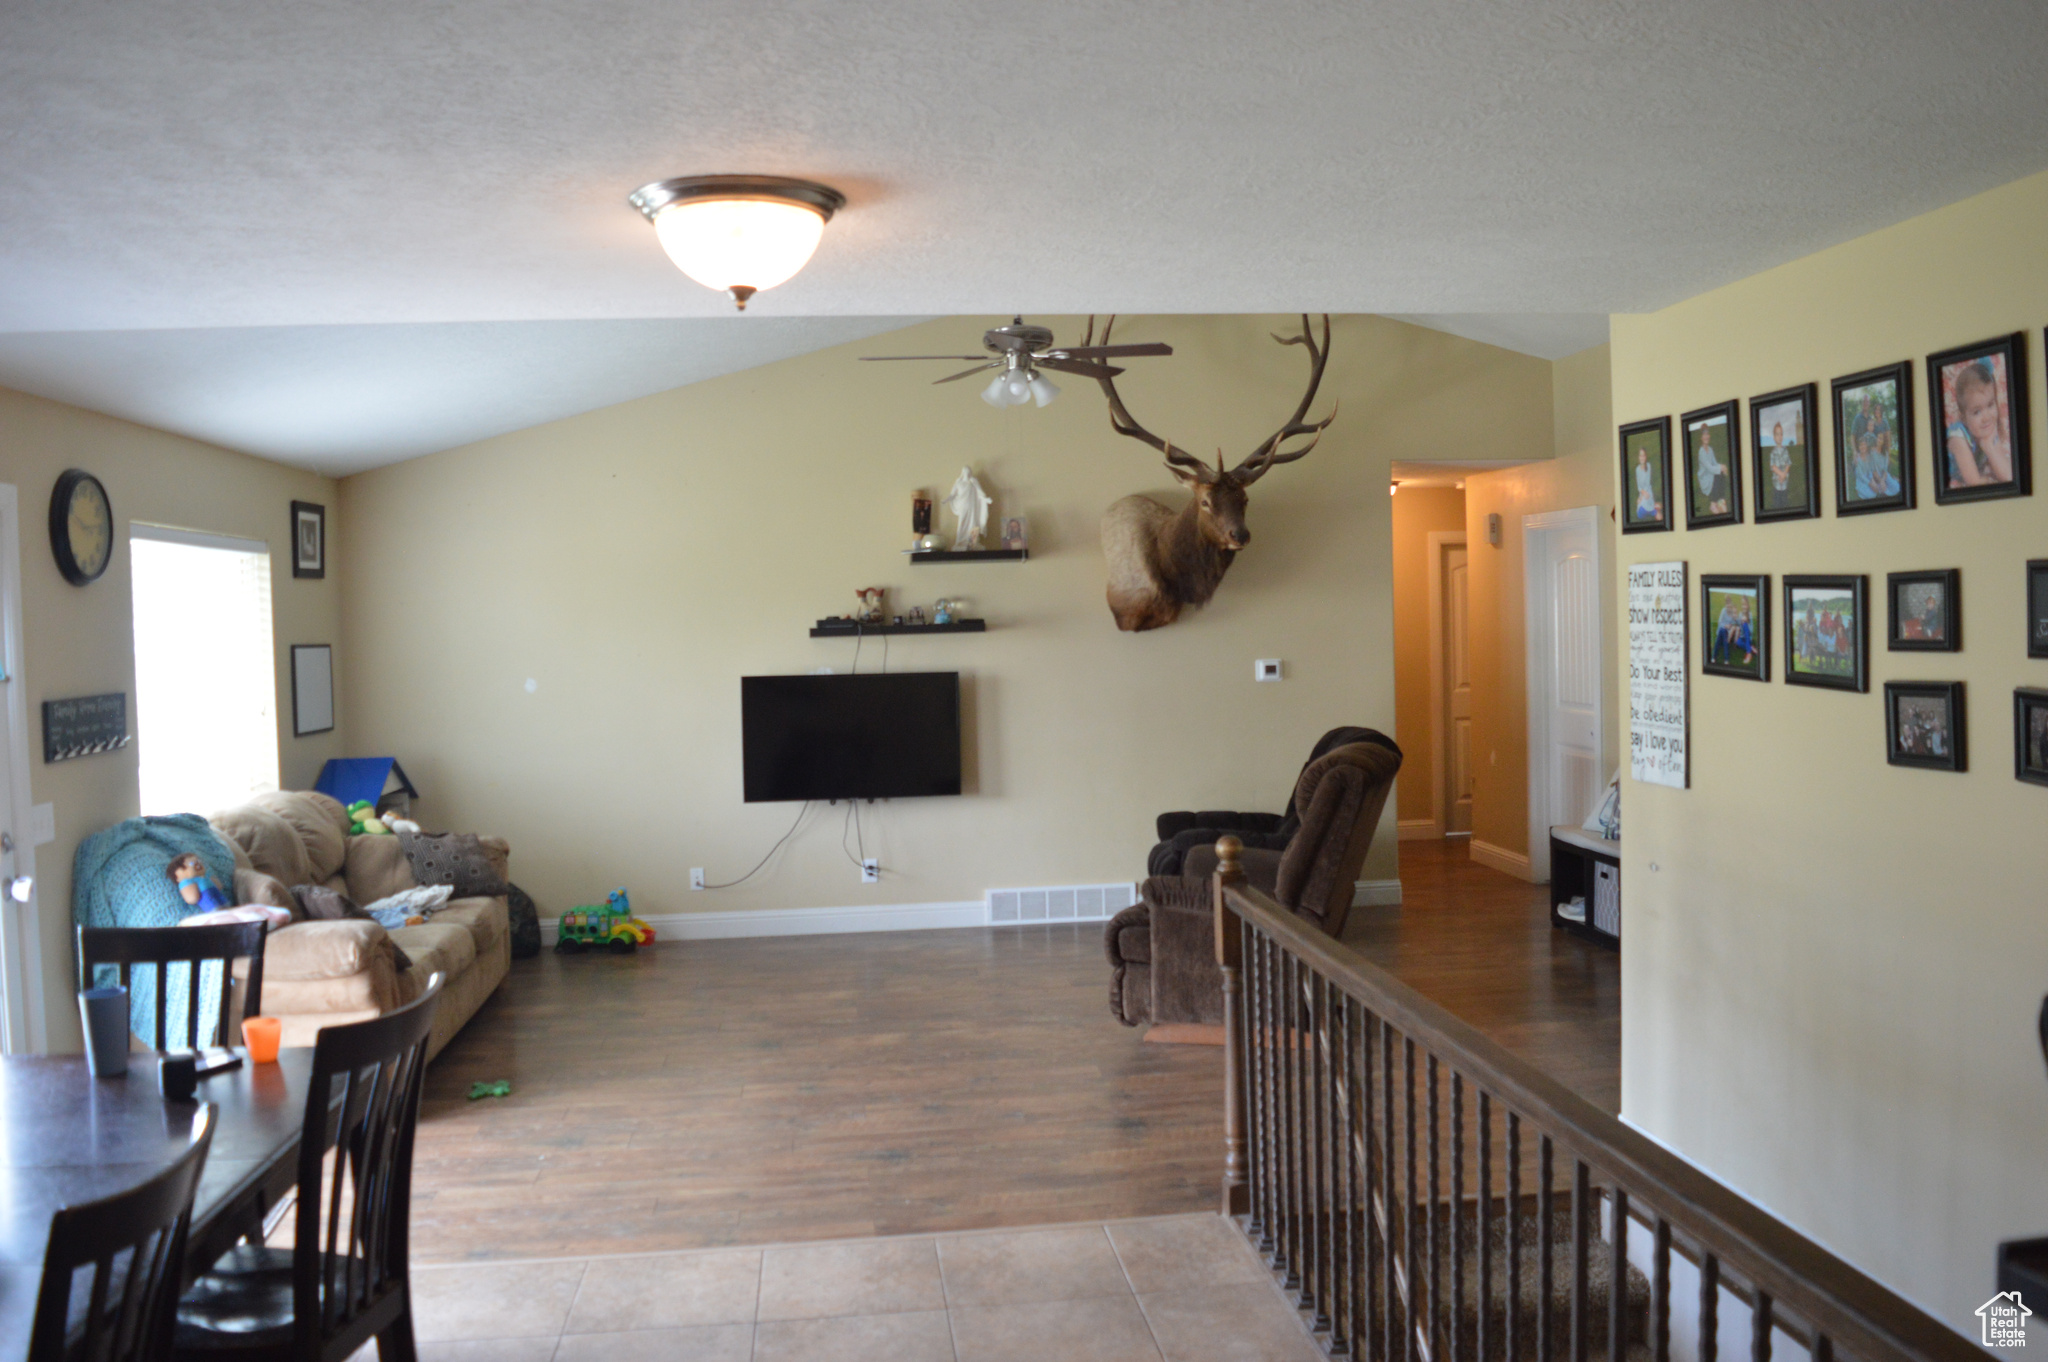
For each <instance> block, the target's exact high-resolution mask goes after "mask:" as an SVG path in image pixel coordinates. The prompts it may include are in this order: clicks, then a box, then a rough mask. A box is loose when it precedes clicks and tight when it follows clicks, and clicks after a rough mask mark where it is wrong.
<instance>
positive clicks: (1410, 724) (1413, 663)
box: [1390, 487, 1465, 833]
mask: <svg viewBox="0 0 2048 1362" xmlns="http://www.w3.org/2000/svg"><path fill="white" fill-rule="evenodd" d="M1390 500H1391V504H1392V510H1393V533H1394V575H1393V581H1394V712H1395V717H1396V721H1397V726H1396V728H1395V732H1394V741H1396V742H1398V743H1400V744H1401V753H1402V762H1401V778H1400V783H1399V785H1398V786H1397V787H1396V788H1395V792H1394V793H1395V797H1396V800H1397V802H1398V803H1399V804H1400V812H1401V824H1402V827H1403V829H1404V831H1407V832H1411V833H1422V832H1437V833H1440V832H1442V831H1443V828H1442V818H1443V810H1442V809H1439V808H1435V807H1433V801H1434V800H1435V798H1436V795H1435V790H1436V781H1437V779H1438V769H1437V768H1438V767H1440V766H1442V765H1443V753H1442V752H1441V751H1440V750H1438V744H1437V742H1436V735H1435V734H1434V733H1433V732H1432V731H1431V709H1430V703H1431V699H1432V696H1431V693H1430V651H1431V650H1430V639H1429V626H1430V594H1429V592H1430V578H1431V576H1432V575H1434V574H1435V572H1436V564H1435V563H1433V562H1431V561H1430V552H1429V536H1430V535H1431V534H1432V533H1448V532H1453V531H1455V532H1457V533H1461V534H1462V533H1463V532H1464V529H1465V494H1464V493H1463V492H1460V491H1458V490H1457V489H1456V488H1453V487H1404V488H1402V489H1401V491H1400V493H1399V495H1397V496H1394V497H1392V498H1391V499H1390Z"/></svg>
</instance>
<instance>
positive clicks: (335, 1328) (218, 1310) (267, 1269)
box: [175, 973, 442, 1362]
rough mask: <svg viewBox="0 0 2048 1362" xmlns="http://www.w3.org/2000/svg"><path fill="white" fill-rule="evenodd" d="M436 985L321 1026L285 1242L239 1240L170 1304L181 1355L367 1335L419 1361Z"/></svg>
mask: <svg viewBox="0 0 2048 1362" xmlns="http://www.w3.org/2000/svg"><path fill="white" fill-rule="evenodd" d="M441 984H442V977H441V975H440V974H438V973H436V974H435V975H434V976H433V977H432V978H431V979H430V980H428V982H427V990H426V992H425V993H423V994H421V995H420V997H419V999H418V1001H416V1002H413V1003H410V1004H408V1005H407V1006H405V1007H401V1008H399V1009H398V1010H397V1011H395V1012H392V1013H389V1014H387V1015H385V1016H382V1017H378V1018H376V1019H374V1020H372V1021H366V1022H357V1023H355V1024H353V1025H348V1026H329V1027H324V1028H322V1030H321V1031H320V1034H319V1038H318V1039H317V1040H316V1041H315V1042H314V1047H313V1074H312V1080H311V1083H310V1085H309V1087H308V1090H307V1095H306V1124H305V1129H304V1133H303V1134H302V1135H301V1136H300V1137H299V1180H298V1213H297V1218H296V1220H295V1221H294V1224H293V1240H292V1247H291V1248H288V1249H287V1248H268V1247H265V1246H262V1245H258V1244H242V1245H239V1246H237V1247H235V1248H232V1249H230V1250H228V1252H227V1253H226V1254H225V1255H223V1256H222V1258H221V1259H220V1261H219V1262H217V1263H215V1264H214V1265H213V1266H212V1267H211V1268H209V1269H208V1270H207V1271H206V1272H205V1274H204V1275H202V1276H201V1277H200V1278H199V1280H198V1281H197V1282H195V1283H194V1284H193V1286H192V1289H191V1290H190V1291H188V1292H186V1293H185V1296H184V1299H183V1300H181V1301H180V1302H179V1303H178V1327H177V1351H176V1354H175V1356H176V1357H178V1358H179V1359H201V1358H206V1359H218V1358H221V1357H226V1356H231V1357H233V1358H234V1359H235V1362H271V1359H290V1360H291V1362H343V1359H345V1358H347V1357H348V1356H349V1355H350V1354H352V1353H354V1352H355V1351H356V1350H357V1349H358V1348H360V1347H362V1346H363V1345H364V1344H365V1343H367V1342H369V1341H370V1340H371V1339H372V1338H374V1339H376V1340H377V1355H378V1357H379V1358H380V1359H382V1362H415V1359H416V1356H417V1354H416V1351H415V1349H414V1345H413V1334H412V1290H411V1281H410V1277H409V1274H408V1264H409V1257H408V1249H407V1244H408V1230H409V1228H410V1217H411V1208H412V1139H413V1131H414V1128H415V1127H416V1126H417V1125H418V1124H419V1115H420V1084H421V1080H422V1079H423V1077H424V1076H425V1073H426V1067H427V1038H428V1032H429V1031H430V1030H431V1029H432V1027H433V1024H434V1006H435V1004H436V1003H437V1002H439V1001H440V996H441ZM330 1151H332V1152H333V1153H334V1161H333V1167H332V1168H331V1169H329V1168H328V1166H327V1155H328V1153H329V1152H330Z"/></svg>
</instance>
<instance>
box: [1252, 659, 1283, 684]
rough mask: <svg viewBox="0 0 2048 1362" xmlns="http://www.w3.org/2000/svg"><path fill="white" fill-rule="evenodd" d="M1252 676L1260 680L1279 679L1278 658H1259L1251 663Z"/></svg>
mask: <svg viewBox="0 0 2048 1362" xmlns="http://www.w3.org/2000/svg"><path fill="white" fill-rule="evenodd" d="M1252 676H1253V677H1254V678H1255V679H1257V680H1260V681H1278V680H1279V679H1280V659H1279V658H1277V657H1262V658H1260V659H1259V660H1258V661H1257V662H1254V663H1253V664H1252Z"/></svg>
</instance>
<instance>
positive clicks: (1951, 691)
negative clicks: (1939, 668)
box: [1884, 681, 1969, 771]
mask: <svg viewBox="0 0 2048 1362" xmlns="http://www.w3.org/2000/svg"><path fill="white" fill-rule="evenodd" d="M1884 734H1885V760H1886V761H1888V762H1890V763H1891V764H1892V765H1894V766H1920V767H1924V768H1926V769H1927V770H1930V771H1966V770H1968V769H1969V761H1968V757H1967V754H1966V752H1965V751H1964V748H1965V739H1966V737H1967V736H1968V730H1967V729H1966V728H1965V726H1964V718H1963V683H1962V682H1960V681H1887V682H1885V683H1884Z"/></svg>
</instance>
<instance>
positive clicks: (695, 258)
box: [626, 175, 846, 312]
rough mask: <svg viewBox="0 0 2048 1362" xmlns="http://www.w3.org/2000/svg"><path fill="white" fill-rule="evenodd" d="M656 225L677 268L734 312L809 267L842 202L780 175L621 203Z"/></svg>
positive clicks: (725, 179) (715, 178)
mask: <svg viewBox="0 0 2048 1362" xmlns="http://www.w3.org/2000/svg"><path fill="white" fill-rule="evenodd" d="M626 201H627V202H628V203H630V204H632V205H633V206H634V207H635V208H637V209H639V210H640V211H641V213H642V214H644V215H645V216H646V218H647V220H648V221H649V222H651V223H653V224H654V234H655V236H656V237H657V238H658V239H659V240H660V242H661V248H662V249H663V250H664V251H666V252H668V258H669V259H670V260H672V261H674V262H675V267H676V268H677V269H679V270H681V271H682V272H683V273H684V274H686V275H688V276H689V277H690V278H692V279H694V280H696V281H697V282H698V283H700V284H702V285H703V286H704V287H706V288H709V289H717V290H718V291H720V292H722V293H724V294H725V295H726V296H728V297H730V298H731V299H732V300H733V302H734V303H735V304H737V305H738V307H739V310H740V311H742V312H744V311H746V310H747V300H748V299H750V298H752V297H753V296H754V295H755V294H756V293H759V292H760V291H761V290H762V289H764V288H774V287H775V286H776V285H777V284H780V283H783V282H785V281H786V280H788V279H789V278H790V277H791V276H793V275H795V274H796V272H797V271H798V270H800V269H802V268H803V267H804V265H805V264H807V263H808V262H809V261H810V258H811V254H812V253H813V252H814V251H816V250H817V249H818V241H819V239H820V238H821V237H823V236H824V234H825V224H826V223H828V222H830V221H831V220H832V215H833V214H834V213H836V212H838V211H839V210H840V209H841V208H844V207H845V206H846V196H845V195H844V194H841V193H840V192H839V191H838V190H836V189H833V188H831V187H829V186H827V185H822V184H817V183H815V182H813V181H811V180H793V179H789V178H787V177H784V176H781V175H684V176H681V177H679V178H676V179H673V180H656V181H655V182H654V183H652V184H644V185H641V186H640V187H639V188H638V189H636V190H634V191H633V192H632V193H631V194H629V195H627V196H626Z"/></svg>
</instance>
